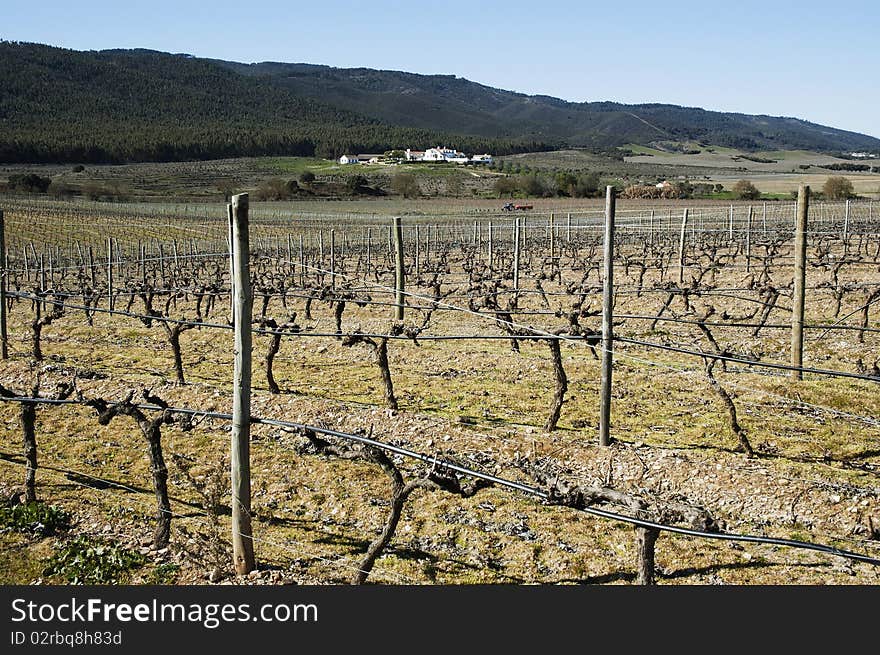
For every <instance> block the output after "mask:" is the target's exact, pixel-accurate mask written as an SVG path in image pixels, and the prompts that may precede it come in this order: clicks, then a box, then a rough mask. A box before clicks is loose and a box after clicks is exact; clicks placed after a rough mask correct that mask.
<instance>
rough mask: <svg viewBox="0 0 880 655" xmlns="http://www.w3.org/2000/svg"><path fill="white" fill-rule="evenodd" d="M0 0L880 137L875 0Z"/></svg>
mask: <svg viewBox="0 0 880 655" xmlns="http://www.w3.org/2000/svg"><path fill="white" fill-rule="evenodd" d="M38 4H39V11H36V10H35V8H34V3H33V1H32V0H31V1H28V2H24V1H21V0H4V2H3V10H2V22H0V38H2V39H6V40H11V41H34V42H38V43H48V44H51V45H57V46H63V47H67V48H74V49H77V50H99V49H103V48H129V47H132V48H133V47H143V48H152V49H155V50H164V51H169V52H187V53H190V54H193V55H196V56H201V57H213V58H219V59H231V60H235V61H244V62H254V61H286V62H308V63H315V64H328V65H331V66H341V67H355V66H364V67H369V68H383V69H394V70H406V71H410V72H414V73H442V74H454V75H458V76H460V77H466V78H468V79H470V80H474V81H476V82H481V83H483V84H487V85H490V86H497V87H501V88H505V89H510V90H514V91H521V92H524V93H533V94H536V93H541V94H547V95H553V96H557V97H560V98H564V99H566V100H573V101H585V100H615V101H619V102H669V103H674V104H681V105H687V106H697V107H704V108H706V109H714V110H721V111H738V112H744V113H761V114H771V115H774V116H796V117H798V118H803V119H806V120H809V121H813V122H816V123H822V124H825V125H831V126H833V127H838V128H841V129H847V130H853V131H856V132H863V133H867V134H871V135H873V136H876V137H880V0H870V1H869V0H845V1H843V2H837V3H833V2H828V0H825V1H823V2H816V1H814V0H804V1H802V2H794V1H779V2H776V1H774V0H764V2H755V1H753V0H738V1H735V2H726V3H715V2H711V1H709V2H707V1H706V0H703V1H702V2H689V1H686V2H676V1H675V0H669V1H667V2H647V1H643V0H629V1H622V2H602V3H593V2H590V1H588V0H581V1H572V0H543V1H542V0H529V1H520V0H507V1H506V2H501V1H496V0H485V1H480V0H467V1H463V0H445V1H434V2H420V1H418V0H408V1H402V2H395V1H391V0H368V1H366V2H351V1H349V2H342V1H340V0H309V1H307V2H298V1H296V0H286V1H274V0H271V1H270V0H252V1H250V2H246V1H243V0H240V1H238V2H231V1H228V0H215V1H213V2H206V3H194V2H185V1H183V0H180V1H177V2H170V1H167V0H153V1H151V2H137V1H131V2H119V1H118V0H115V1H106V0H94V1H92V0H65V1H64V2H56V1H55V0H43V1H41V2H39V3H38Z"/></svg>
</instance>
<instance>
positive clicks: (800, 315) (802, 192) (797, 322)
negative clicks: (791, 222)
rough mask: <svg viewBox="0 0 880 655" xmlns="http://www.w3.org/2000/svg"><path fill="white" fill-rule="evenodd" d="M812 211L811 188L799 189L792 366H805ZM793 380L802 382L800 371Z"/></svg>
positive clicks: (792, 373)
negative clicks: (806, 286)
mask: <svg viewBox="0 0 880 655" xmlns="http://www.w3.org/2000/svg"><path fill="white" fill-rule="evenodd" d="M809 211H810V187H809V186H807V185H804V184H802V185H801V186H800V188H799V189H798V201H797V218H796V221H797V222H796V223H795V231H794V296H793V299H792V314H791V365H792V366H797V367H798V368H800V367H802V366H803V364H804V287H805V285H806V277H807V269H806V262H807V216H808V214H809ZM791 377H792V379H793V380H800V379H802V378H803V375H802V374H801V372H800V371H792V372H791Z"/></svg>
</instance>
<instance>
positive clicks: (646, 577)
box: [636, 526, 660, 585]
mask: <svg viewBox="0 0 880 655" xmlns="http://www.w3.org/2000/svg"><path fill="white" fill-rule="evenodd" d="M659 536H660V530H658V529H657V528H644V527H641V526H637V527H636V539H637V541H638V551H639V555H638V557H639V561H638V569H639V570H638V575H637V578H636V584H640V585H652V584H654V546H655V545H656V543H657V537H659Z"/></svg>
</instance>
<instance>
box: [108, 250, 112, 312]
mask: <svg viewBox="0 0 880 655" xmlns="http://www.w3.org/2000/svg"><path fill="white" fill-rule="evenodd" d="M107 307H108V308H109V309H110V311H113V237H107Z"/></svg>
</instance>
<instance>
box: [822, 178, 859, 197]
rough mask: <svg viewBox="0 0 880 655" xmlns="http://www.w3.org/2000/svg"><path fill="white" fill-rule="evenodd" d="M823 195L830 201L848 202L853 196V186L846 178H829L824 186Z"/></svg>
mask: <svg viewBox="0 0 880 655" xmlns="http://www.w3.org/2000/svg"><path fill="white" fill-rule="evenodd" d="M822 193H824V194H825V197H826V198H828V199H829V200H846V199H847V198H851V197H852V196H853V185H852V182H850V181H849V180H848V179H846V178H845V177H829V178H828V179H827V180H825V184H824V185H823V186H822Z"/></svg>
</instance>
